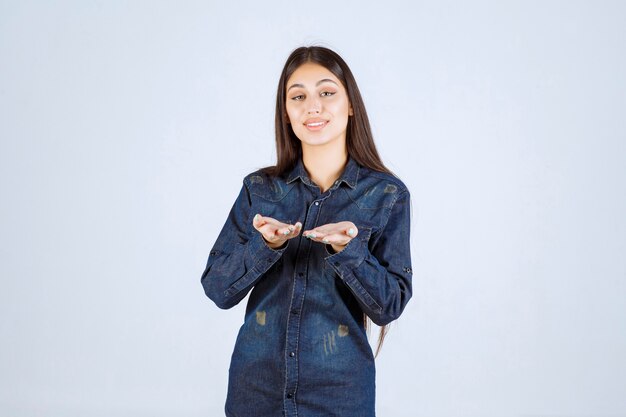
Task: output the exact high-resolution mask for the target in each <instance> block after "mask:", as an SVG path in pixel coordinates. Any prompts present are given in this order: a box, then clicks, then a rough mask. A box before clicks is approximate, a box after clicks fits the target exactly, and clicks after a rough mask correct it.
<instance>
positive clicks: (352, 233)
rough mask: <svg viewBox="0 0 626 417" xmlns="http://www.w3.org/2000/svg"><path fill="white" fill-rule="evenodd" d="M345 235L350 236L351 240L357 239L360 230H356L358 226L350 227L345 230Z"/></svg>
mask: <svg viewBox="0 0 626 417" xmlns="http://www.w3.org/2000/svg"><path fill="white" fill-rule="evenodd" d="M345 233H346V234H347V235H348V236H350V238H355V237H357V235H358V234H359V230H358V229H357V228H356V226H354V227H352V226H350V227H348V228H347V229H346V230H345Z"/></svg>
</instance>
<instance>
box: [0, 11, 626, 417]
mask: <svg viewBox="0 0 626 417" xmlns="http://www.w3.org/2000/svg"><path fill="white" fill-rule="evenodd" d="M624 22H626V4H625V3H624V2H620V1H614V2H608V1H586V2H584V1H519V2H506V1H479V2H465V1H456V2H441V1H437V2H434V1H433V2H430V3H426V2H420V1H411V2H409V1H406V2H397V1H396V2H394V1H387V2H367V3H366V2H363V1H341V2H338V1H318V2H294V1H289V2H288V1H284V2H278V1H276V2H267V1H266V2H261V1H250V2H232V3H226V2H221V1H220V2H217V1H215V2H199V1H198V2H191V1H186V2H174V1H171V2H163V1H160V2H159V1H157V2H155V1H142V2H140V1H134V2H126V1H75V2H63V1H49V2H44V1H0V138H1V142H0V187H1V190H0V191H1V200H0V201H1V202H0V227H1V230H0V276H1V286H0V341H1V342H0V415H1V416H10V417H22V416H28V417H31V416H46V417H47V416H54V417H69V416H72V417H74V416H81V417H82V416H103V417H105V416H106V417H117V416H125V417H126V416H129V417H131V416H132V417H136V416H150V417H159V416H176V417H178V416H185V417H186V416H219V415H223V403H224V398H225V395H226V382H227V370H228V365H229V361H230V354H231V352H232V347H233V344H234V340H235V336H236V333H237V331H238V328H239V326H240V324H241V323H242V320H243V312H244V307H245V304H244V303H241V304H240V305H238V306H237V307H235V308H233V309H231V310H227V311H223V310H219V309H218V308H217V307H215V306H214V305H213V304H212V303H211V302H210V300H209V299H208V298H206V297H205V295H204V292H203V289H202V287H201V285H200V275H201V274H202V272H203V270H204V266H205V263H206V259H207V257H208V252H209V251H210V249H211V247H212V245H213V242H214V241H215V238H216V237H217V234H218V232H219V230H220V229H221V227H222V225H223V223H224V221H225V219H226V215H227V213H228V210H229V209H230V207H231V205H232V203H233V202H234V199H235V198H236V196H237V193H238V191H239V188H240V186H241V180H242V178H243V176H244V175H245V174H247V173H248V172H251V171H253V170H255V169H257V168H259V167H261V166H265V165H269V164H272V163H273V162H274V161H275V159H274V158H275V151H274V132H273V117H274V105H275V94H276V93H275V91H276V86H277V81H278V77H279V73H280V70H281V68H282V65H283V63H284V61H285V59H286V58H287V56H288V55H289V53H290V52H291V51H292V50H293V49H294V48H296V47H298V46H300V45H311V44H318V45H323V46H327V47H330V48H332V49H334V50H336V51H337V52H338V53H339V54H340V55H342V56H343V58H344V59H345V60H346V61H347V62H348V64H349V65H350V67H351V68H352V71H353V72H354V75H355V77H356V79H357V82H358V84H359V87H360V89H361V91H362V93H363V96H364V100H365V104H366V106H367V109H368V113H369V116H370V119H371V122H372V127H373V132H374V135H375V139H376V142H377V145H378V147H379V150H380V152H381V154H382V156H383V159H384V161H385V162H386V163H387V165H388V166H389V167H390V168H391V169H392V170H393V171H395V173H396V174H398V175H399V176H400V177H401V178H402V179H403V180H404V182H405V183H406V184H407V185H408V186H409V189H410V190H411V195H412V199H413V217H412V253H413V269H414V296H413V299H412V300H411V301H410V303H409V305H408V306H407V308H406V310H405V312H404V314H403V316H402V317H401V318H400V320H399V321H398V322H396V323H394V324H393V325H392V329H391V332H390V334H389V335H388V338H387V340H386V343H385V345H384V348H383V350H382V353H381V355H380V356H379V359H378V362H377V372H378V379H377V390H378V391H377V392H378V395H377V409H378V415H379V416H381V417H402V416H407V417H408V416H410V417H415V416H418V417H456V416H461V417H466V416H467V417H469V416H472V417H479V416H480V417H508V416H526V417H529V416H559V417H564V416H593V417H603V416H624V415H626V396H624V387H625V386H626V328H625V322H626V302H625V299H626V260H625V259H626V256H625V255H626V186H625V179H626V133H625V132H626V126H625V120H626V112H625V109H626V106H625V104H626V83H625V81H626V76H625V74H626V65H625V64H626V53H625V51H626V24H624ZM373 336H375V333H374V334H373ZM372 342H373V341H372Z"/></svg>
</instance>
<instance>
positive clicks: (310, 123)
mask: <svg viewBox="0 0 626 417" xmlns="http://www.w3.org/2000/svg"><path fill="white" fill-rule="evenodd" d="M327 124H328V120H324V119H308V120H307V121H306V122H304V125H305V126H306V128H307V129H309V130H313V131H315V130H322V129H323V128H324V126H326V125H327Z"/></svg>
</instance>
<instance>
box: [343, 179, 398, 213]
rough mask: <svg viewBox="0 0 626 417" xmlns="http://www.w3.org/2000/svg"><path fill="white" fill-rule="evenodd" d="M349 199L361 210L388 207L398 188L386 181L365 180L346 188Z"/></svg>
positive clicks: (393, 199)
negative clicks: (355, 186) (348, 188)
mask: <svg viewBox="0 0 626 417" xmlns="http://www.w3.org/2000/svg"><path fill="white" fill-rule="evenodd" d="M346 192H347V193H348V196H349V197H350V199H351V200H352V201H353V202H354V203H355V204H356V205H357V206H358V207H359V208H360V209H362V210H375V209H381V208H389V207H391V206H392V205H393V203H394V201H395V200H396V198H397V195H398V192H399V189H398V186H397V185H396V184H393V183H392V182H388V181H367V182H366V183H363V184H361V183H359V187H358V188H357V189H354V190H347V191H346Z"/></svg>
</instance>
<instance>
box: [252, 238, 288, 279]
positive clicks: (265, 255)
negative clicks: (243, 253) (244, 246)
mask: <svg viewBox="0 0 626 417" xmlns="http://www.w3.org/2000/svg"><path fill="white" fill-rule="evenodd" d="M287 246H289V240H287V241H286V242H285V244H284V245H283V246H281V247H280V248H277V249H272V248H270V247H269V246H267V243H266V242H265V239H263V235H261V233H258V232H257V233H254V235H253V236H252V239H250V240H249V241H248V251H247V257H248V260H249V261H250V264H252V265H255V266H256V267H257V270H259V271H260V272H264V271H266V270H267V269H269V267H270V266H272V265H273V264H274V262H276V261H277V260H278V259H279V258H280V257H281V256H282V255H283V252H285V249H287Z"/></svg>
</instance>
